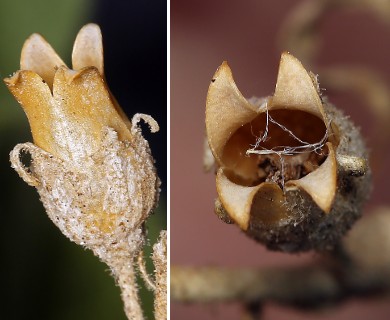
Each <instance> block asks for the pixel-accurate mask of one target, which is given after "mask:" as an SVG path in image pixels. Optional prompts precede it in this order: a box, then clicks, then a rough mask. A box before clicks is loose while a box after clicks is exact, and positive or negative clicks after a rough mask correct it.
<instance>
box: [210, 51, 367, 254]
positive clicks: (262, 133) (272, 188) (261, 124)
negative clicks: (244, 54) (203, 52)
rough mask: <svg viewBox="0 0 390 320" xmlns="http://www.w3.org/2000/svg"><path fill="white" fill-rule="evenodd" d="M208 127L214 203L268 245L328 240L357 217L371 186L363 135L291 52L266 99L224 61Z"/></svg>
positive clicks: (327, 244) (213, 87)
mask: <svg viewBox="0 0 390 320" xmlns="http://www.w3.org/2000/svg"><path fill="white" fill-rule="evenodd" d="M206 131H207V139H208V143H209V146H210V149H211V152H212V154H213V156H214V158H215V161H216V165H217V174H216V186H217V192H218V198H219V201H216V212H218V215H219V216H222V214H221V212H225V213H226V217H228V218H230V219H231V220H233V221H234V222H235V223H236V224H237V225H238V226H239V227H240V228H241V229H242V230H243V231H244V232H245V233H246V234H248V235H249V236H251V237H253V238H255V239H256V240H258V241H260V242H262V243H264V244H265V245H267V247H269V248H271V249H275V250H283V251H290V252H295V251H304V250H309V249H312V248H316V249H327V248H331V247H332V246H333V245H334V244H335V243H336V241H337V240H338V239H339V238H340V236H341V235H342V234H344V232H345V231H346V230H347V229H348V228H349V227H350V226H351V224H352V223H353V222H354V221H355V220H356V219H357V218H358V217H359V216H360V214H361V207H362V204H363V202H364V200H365V199H366V198H367V194H368V191H369V186H370V183H369V181H370V173H369V169H368V166H367V160H366V159H367V151H366V148H365V146H364V143H363V141H362V138H361V135H360V133H359V131H358V130H357V129H356V128H355V126H354V125H353V124H352V123H351V121H349V120H348V119H347V118H346V117H345V116H344V115H343V114H342V112H341V111H339V110H337V109H336V108H335V107H333V106H332V105H330V104H329V103H328V102H327V101H326V100H325V99H322V97H321V95H320V92H319V84H318V81H317V78H316V77H315V76H314V75H313V74H311V73H308V72H307V71H306V70H305V69H304V67H303V66H302V64H301V63H300V62H299V61H298V60H297V59H296V58H295V57H293V56H292V55H290V54H288V53H283V54H282V57H281V61H280V67H279V73H278V79H277V84H276V89H275V93H274V95H273V96H271V97H266V98H262V99H257V98H252V99H249V100H247V99H245V98H244V97H243V96H242V94H241V93H240V91H239V90H238V88H237V86H236V84H235V83H234V80H233V76H232V73H231V70H230V68H229V66H228V65H227V63H226V62H224V63H223V64H222V65H221V66H220V67H219V69H218V70H217V72H216V73H215V75H214V77H213V79H212V81H211V83H210V87H209V91H208V95H207V102H206ZM224 219H225V220H227V221H228V220H229V219H226V218H224Z"/></svg>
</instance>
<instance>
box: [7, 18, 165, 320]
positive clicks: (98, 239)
mask: <svg viewBox="0 0 390 320" xmlns="http://www.w3.org/2000/svg"><path fill="white" fill-rule="evenodd" d="M20 64H21V70H20V71H17V72H16V73H15V74H14V75H12V76H11V77H9V78H7V79H5V80H4V81H5V83H6V85H7V87H8V89H9V90H10V91H11V93H12V94H13V95H14V96H15V98H16V99H17V100H18V102H19V103H20V104H21V105H22V107H23V109H24V110H25V112H26V114H27V117H28V120H29V122H30V126H31V131H32V136H33V140H34V144H32V143H24V144H19V145H17V146H16V147H15V148H14V150H13V151H12V152H11V162H12V166H13V167H14V168H15V170H16V171H17V172H18V173H19V175H20V176H21V177H22V178H23V179H24V180H25V181H26V182H27V183H28V184H29V185H31V186H34V187H36V188H37V190H38V192H39V194H40V197H41V201H42V202H43V204H44V207H45V209H46V211H47V214H48V215H49V217H50V219H51V220H52V221H53V222H54V223H55V224H56V225H57V226H58V228H59V229H60V230H61V231H62V233H64V234H65V235H66V236H67V237H68V238H69V239H71V240H72V241H74V242H76V243H78V244H81V245H83V246H85V247H87V248H89V249H91V250H92V251H93V252H94V253H95V254H96V255H97V256H98V257H99V258H100V259H101V260H103V261H104V262H106V263H107V264H108V265H109V266H110V268H111V270H112V272H113V274H114V276H115V277H116V279H117V281H118V284H119V286H120V287H121V290H122V298H123V300H124V303H125V311H126V314H127V316H128V318H129V319H140V318H142V310H141V308H140V305H139V302H138V295H137V286H136V284H135V275H134V267H133V266H134V259H135V258H136V257H137V255H138V254H139V252H140V251H141V250H142V247H143V244H144V238H145V232H144V226H143V225H144V222H145V220H146V219H147V217H148V216H149V214H150V213H151V211H152V210H153V209H154V208H155V206H156V204H157V201H158V195H159V185H160V181H159V179H158V176H157V174H156V170H155V167H154V160H153V158H152V156H151V153H150V149H149V145H148V142H147V141H146V140H145V139H144V138H143V136H142V132H141V129H140V128H139V127H138V122H139V121H140V120H141V119H142V120H144V121H145V122H147V123H148V124H149V125H150V128H151V131H152V132H156V131H158V124H157V123H156V121H155V120H154V119H153V118H152V117H151V116H148V115H144V114H135V115H134V116H133V119H132V121H129V120H128V119H127V117H126V116H125V114H124V112H123V111H122V110H121V108H120V106H119V105H118V104H117V102H116V101H115V99H114V98H113V97H112V95H111V93H110V91H109V89H108V87H107V85H106V83H105V79H104V70H103V46H102V37H101V32H100V29H99V27H98V26H97V25H94V24H88V25H86V26H84V27H83V28H82V29H81V30H80V32H79V33H78V35H77V38H76V40H75V44H74V47H73V53H72V64H73V68H74V70H72V69H69V68H68V67H67V66H66V65H65V64H64V62H63V61H62V60H61V58H60V57H58V55H57V54H56V52H55V51H54V50H53V49H52V47H51V46H50V45H49V44H48V43H47V42H46V41H45V40H44V39H43V38H42V37H41V36H40V35H38V34H33V35H32V36H31V37H30V38H29V39H27V41H26V42H25V44H24V46H23V49H22V54H21V61H20ZM23 153H28V154H30V155H31V158H32V161H31V164H30V165H29V166H28V167H26V166H25V165H24V164H23V162H22V160H21V157H22V154H23Z"/></svg>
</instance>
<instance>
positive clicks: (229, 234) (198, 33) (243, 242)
mask: <svg viewBox="0 0 390 320" xmlns="http://www.w3.org/2000/svg"><path fill="white" fill-rule="evenodd" d="M309 1H310V0H309ZM301 2H302V1H301V0H277V1H259V0H247V1H224V0H215V1H202V2H200V1H196V0H187V1H180V0H172V1H171V159H172V161H173V162H172V166H171V204H172V205H171V263H172V264H178V265H193V266H200V265H206V266H207V265H211V266H218V265H221V266H227V267H234V266H237V267H239V266H253V267H266V266H269V267H272V266H283V265H302V264H306V263H310V262H311V261H314V260H316V255H315V254H314V253H307V254H299V255H289V254H283V253H275V252H269V251H267V250H266V249H265V248H264V247H263V246H262V245H259V244H256V243H255V242H254V241H253V240H251V239H249V238H247V237H245V235H244V234H243V233H241V232H240V231H239V229H238V228H237V227H236V226H234V225H226V224H224V223H223V222H221V221H219V220H218V218H217V217H216V216H215V214H214V212H213V206H214V199H215V197H216V191H215V177H214V175H213V174H212V173H210V174H205V173H203V170H202V153H203V149H202V148H203V137H204V112H205V101H206V94H207V89H208V86H209V82H210V80H211V78H212V76H213V74H214V72H215V71H216V69H217V67H218V66H219V65H220V64H221V63H222V61H224V60H227V61H228V63H229V65H230V67H231V69H232V72H233V75H234V79H235V81H236V83H237V86H238V88H239V89H240V90H241V92H242V93H243V94H244V96H246V97H251V96H254V95H255V96H267V95H269V94H272V93H273V91H274V88H275V83H276V76H277V70H278V64H279V59H280V54H281V51H282V50H284V49H285V48H283V47H280V46H278V44H277V41H278V32H279V30H280V28H281V26H282V24H283V21H285V19H286V17H287V16H288V14H289V13H290V12H291V10H292V9H293V8H294V7H295V6H296V5H297V4H298V3H301ZM383 3H388V2H386V1H385V2H383ZM389 23H390V21H386V22H385V21H383V20H380V19H377V17H376V16H375V15H373V14H372V13H371V12H368V11H362V10H343V11H334V12H331V13H329V14H328V15H327V16H326V17H325V19H323V20H322V21H321V23H320V24H319V26H318V27H319V30H320V34H321V45H320V54H319V56H318V59H316V61H315V65H314V66H313V68H312V71H313V72H315V73H316V72H317V69H316V67H331V66H337V65H344V66H346V65H363V66H366V67H369V68H371V69H372V70H374V71H376V72H378V73H379V74H380V75H382V77H384V79H385V81H386V82H387V85H388V86H389V85H390V63H389V56H390V41H389V39H390V25H389ZM292 53H293V54H294V52H292ZM319 79H320V83H321V74H320V75H319ZM325 93H326V95H328V97H329V99H330V101H331V102H332V103H334V104H336V105H337V106H338V107H339V108H341V109H343V110H345V112H346V113H347V114H349V115H350V116H351V118H352V120H353V121H354V122H355V123H356V124H357V125H358V126H360V127H361V129H362V132H363V134H364V136H365V137H366V139H367V144H368V145H369V147H370V149H371V148H373V145H374V144H375V141H376V140H377V138H378V137H377V136H374V134H373V130H372V129H373V127H374V118H373V116H372V113H371V112H370V111H369V110H368V108H367V105H365V104H364V103H363V102H362V101H361V97H360V96H357V95H356V94H352V93H336V92H334V91H331V90H326V92H325ZM389 107H390V106H389ZM380 160H381V161H382V163H383V164H384V168H382V169H381V170H379V171H378V170H377V168H374V169H376V170H374V189H373V194H372V197H371V201H370V203H369V206H368V207H367V210H366V213H367V211H368V209H369V208H370V207H373V206H374V205H388V204H389V191H388V190H389V178H390V173H389V171H388V170H387V169H386V167H387V166H388V163H389V160H390V152H389V150H388V145H387V148H386V149H384V150H380ZM384 254H389V253H388V252H387V253H384ZM240 308H241V307H240V305H238V304H234V303H232V304H216V305H191V304H178V303H173V304H172V306H171V318H172V319H203V320H207V319H224V320H228V319H229V320H230V319H240V315H241V313H240V312H241V309H240ZM389 317H390V300H389V299H388V298H377V299H351V300H349V301H348V302H346V303H344V304H342V305H341V306H339V307H337V308H329V309H325V310H320V311H317V312H303V311H296V310H293V309H290V308H287V307H281V306H277V305H273V304H267V305H266V306H265V308H264V314H263V317H262V319H264V320H271V319H275V320H297V319H321V320H325V319H327V320H328V319H336V320H339V319H340V320H341V319H357V320H363V319H381V320H384V319H389Z"/></svg>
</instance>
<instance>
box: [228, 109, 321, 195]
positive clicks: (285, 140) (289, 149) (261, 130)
mask: <svg viewBox="0 0 390 320" xmlns="http://www.w3.org/2000/svg"><path fill="white" fill-rule="evenodd" d="M327 141H328V131H327V127H326V125H325V123H324V121H323V120H322V119H320V118H318V117H317V116H314V115H312V114H310V113H307V112H304V111H300V110H286V109H279V110H272V111H269V112H264V113H262V114H260V115H259V116H257V117H256V118H255V119H254V120H252V121H251V122H249V123H247V124H245V125H243V126H242V127H240V128H239V129H238V130H237V131H236V132H235V133H234V134H233V135H232V136H231V137H230V139H229V140H228V142H227V143H226V145H225V147H224V150H223V155H222V162H223V163H224V165H225V170H224V171H225V174H226V176H227V177H228V178H229V179H230V180H231V181H233V182H234V183H236V184H239V185H243V186H255V185H258V184H260V183H262V182H274V183H277V184H278V185H279V186H280V187H281V188H284V184H285V182H287V181H289V180H297V179H300V178H302V177H304V176H306V175H307V174H309V173H310V172H312V171H314V170H316V169H317V168H318V167H319V166H320V165H321V164H322V163H323V162H324V161H325V159H326V157H327V153H328V152H327V148H326V146H325V143H326V142H327Z"/></svg>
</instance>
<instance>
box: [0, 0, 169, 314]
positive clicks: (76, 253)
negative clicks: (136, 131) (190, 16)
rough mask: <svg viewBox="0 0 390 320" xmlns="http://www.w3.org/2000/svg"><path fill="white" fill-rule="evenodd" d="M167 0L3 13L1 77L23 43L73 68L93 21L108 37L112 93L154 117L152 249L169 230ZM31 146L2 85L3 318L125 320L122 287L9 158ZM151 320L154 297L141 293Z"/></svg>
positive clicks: (74, 2)
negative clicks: (66, 230) (39, 45)
mask: <svg viewBox="0 0 390 320" xmlns="http://www.w3.org/2000/svg"><path fill="white" fill-rule="evenodd" d="M166 7H167V5H166V1H162V0H155V1H153V2H151V1H149V2H147V1H120V0H110V1H105V0H101V1H92V0H67V1H60V0H34V1H28V0H16V1H1V4H0V30H1V31H0V43H1V53H0V76H1V78H4V77H6V76H8V75H10V74H11V73H12V72H14V71H16V70H18V69H19V58H20V50H21V48H22V45H23V42H24V40H25V39H26V38H27V37H28V36H29V35H30V34H31V33H34V32H38V33H40V34H42V35H43V36H44V37H45V38H46V40H47V41H48V42H49V43H50V44H51V45H52V46H53V48H54V49H55V50H56V51H57V52H58V54H59V55H60V56H61V57H62V59H63V60H64V61H65V62H66V63H67V64H68V66H70V65H71V64H70V57H71V52H72V45H73V41H74V39H75V37H76V34H77V32H78V30H79V29H80V28H81V26H83V25H84V24H86V23H88V22H95V23H98V24H99V25H100V27H101V29H102V33H103V42H104V51H105V72H106V76H107V82H108V84H109V86H110V89H111V91H112V92H113V94H114V95H115V96H116V98H117V99H118V101H119V103H120V104H121V106H122V108H123V109H124V110H125V112H126V113H127V114H128V116H129V117H132V115H133V114H134V113H137V112H142V113H146V114H150V115H152V116H153V117H154V118H155V119H156V120H157V121H158V123H159V125H160V131H159V132H158V133H155V134H153V135H152V134H149V133H148V132H149V130H148V129H147V128H146V126H145V127H144V126H143V129H145V130H143V131H144V132H145V134H146V135H147V139H148V140H149V141H150V144H151V148H152V152H153V155H154V157H155V159H156V161H157V163H156V164H157V167H158V173H159V176H160V178H161V180H162V182H163V192H162V194H161V201H160V205H159V208H158V210H157V212H156V214H155V215H153V217H152V218H151V222H150V223H148V225H149V230H150V238H151V239H152V244H153V243H154V241H155V238H156V237H157V234H158V232H159V230H160V229H162V228H164V229H165V228H166V205H165V203H166V181H167V179H166V178H167V175H166V154H167V153H166V148H167V144H166V135H167V117H166V114H167V113H166V92H167V91H166V90H167V89H166V88H167V86H166V77H167V73H166V25H167V23H166V10H167V9H166ZM27 141H31V134H30V131H29V126H28V122H27V119H26V117H25V115H24V113H23V110H22V109H21V107H20V106H19V105H18V104H17V102H16V101H15V100H14V98H13V97H12V96H11V94H10V93H9V92H8V91H7V89H6V88H5V86H4V85H3V84H0V181H1V183H2V188H1V191H0V201H1V205H0V217H1V223H0V255H1V267H0V277H1V278H0V279H1V287H0V288H1V296H2V298H1V300H0V319H7V320H8V319H9V320H14V319H15V320H19V319H20V320H22V319H23V320H24V319H42V320H43V319H56V320H58V319H60V320H62V319H63V320H65V319H80V320H81V319H82V320H85V319H102V320H103V319H105V320H108V319H109V320H111V319H125V318H126V317H125V315H124V312H123V311H122V302H121V299H120V292H119V288H117V287H116V286H115V283H114V280H113V278H111V276H110V275H109V270H108V268H107V267H106V266H105V265H104V264H103V263H101V262H99V261H98V259H97V258H96V257H94V256H93V255H92V253H91V252H89V251H85V250H84V249H83V248H81V247H79V246H77V245H75V244H74V243H71V242H70V241H69V240H68V239H66V238H65V237H64V236H63V235H62V234H61V233H60V231H59V230H58V229H57V228H56V227H55V226H54V225H53V224H52V222H51V221H50V220H49V219H48V217H47V216H46V213H45V212H44V210H43V207H42V205H41V203H40V202H39V199H38V194H37V192H36V191H35V189H34V188H31V187H29V186H28V185H27V184H26V183H24V182H23V181H22V180H21V179H20V178H19V177H18V175H17V174H16V172H14V171H13V170H12V169H11V168H10V164H9V160H8V154H9V152H10V151H11V150H12V148H13V147H14V146H15V145H16V144H17V143H21V142H27ZM142 292H143V301H144V305H145V309H147V314H148V316H149V318H150V316H151V313H152V309H153V306H152V296H151V294H146V290H144V289H142Z"/></svg>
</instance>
